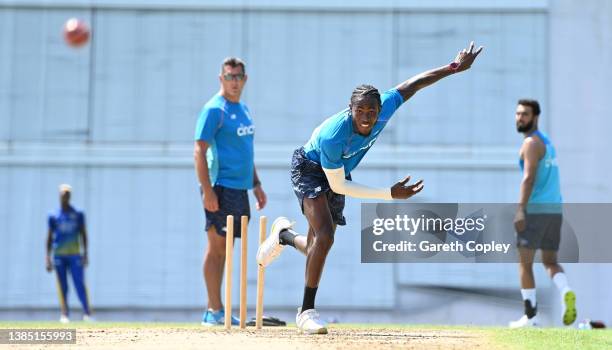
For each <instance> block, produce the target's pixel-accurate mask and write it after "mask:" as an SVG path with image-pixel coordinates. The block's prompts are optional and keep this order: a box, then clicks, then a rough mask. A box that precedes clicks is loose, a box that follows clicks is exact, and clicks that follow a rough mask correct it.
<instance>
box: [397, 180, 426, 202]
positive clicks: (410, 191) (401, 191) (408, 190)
mask: <svg viewBox="0 0 612 350" xmlns="http://www.w3.org/2000/svg"><path fill="white" fill-rule="evenodd" d="M409 180H410V176H408V177H406V178H405V179H404V180H401V181H399V182H398V183H396V184H395V185H393V187H391V197H393V199H407V198H410V197H412V196H414V195H415V194H417V193H419V192H421V190H422V189H423V180H419V181H417V182H416V183H414V184H412V185H408V186H405V185H406V183H407V182H408V181H409Z"/></svg>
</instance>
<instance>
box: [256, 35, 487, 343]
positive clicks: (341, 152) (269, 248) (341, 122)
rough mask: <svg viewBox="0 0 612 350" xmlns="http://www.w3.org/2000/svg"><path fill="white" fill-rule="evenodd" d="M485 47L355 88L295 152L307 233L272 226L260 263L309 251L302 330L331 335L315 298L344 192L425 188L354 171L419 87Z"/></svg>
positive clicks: (341, 221) (398, 195) (388, 196)
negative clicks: (394, 80) (360, 178)
mask: <svg viewBox="0 0 612 350" xmlns="http://www.w3.org/2000/svg"><path fill="white" fill-rule="evenodd" d="M481 51H482V47H480V48H479V49H477V50H474V43H473V42H472V43H471V44H470V47H469V48H468V49H464V50H462V51H461V52H459V54H458V55H457V56H456V57H455V60H454V61H453V62H451V63H450V64H447V65H444V66H442V67H439V68H435V69H432V70H429V71H426V72H424V73H421V74H418V75H416V76H414V77H412V78H410V79H408V80H406V81H404V82H403V83H401V84H399V85H397V86H396V87H395V88H393V89H390V90H388V91H385V92H384V93H382V94H380V93H379V91H378V89H376V88H375V87H373V86H371V85H360V86H358V87H357V88H355V90H354V91H353V93H352V95H351V99H350V104H349V106H348V108H346V109H344V110H342V111H340V112H339V113H336V114H335V115H333V116H331V117H330V118H328V119H327V120H325V121H324V122H323V123H322V124H321V125H320V126H319V127H317V128H316V129H315V130H314V132H313V133H312V136H311V138H310V140H309V141H308V142H307V143H306V145H304V146H303V147H300V148H298V149H297V150H295V152H294V153H293V159H292V161H291V182H292V185H293V189H294V192H295V194H296V196H297V198H298V201H299V204H300V207H301V209H302V213H303V214H304V216H306V219H307V220H308V226H309V228H308V235H306V236H305V235H300V234H297V233H296V232H295V231H293V230H292V226H293V224H292V223H291V221H290V220H288V219H287V218H284V217H279V218H277V219H276V220H275V221H274V223H273V224H272V228H271V233H270V236H269V237H268V238H267V239H266V241H264V243H262V245H261V246H260V247H259V250H258V252H257V261H258V263H259V264H260V265H261V266H267V265H268V264H270V263H271V262H272V261H273V260H274V259H276V257H278V256H279V254H280V253H281V251H282V250H283V248H284V247H285V246H287V245H290V246H292V247H294V248H295V249H296V250H298V251H300V252H301V253H302V254H304V255H306V274H305V275H306V276H305V286H304V297H303V301H302V307H300V308H298V312H297V315H296V324H297V327H298V329H299V330H300V332H302V333H307V334H326V333H327V327H326V326H325V323H324V322H322V321H321V319H320V317H319V314H318V313H317V311H316V310H315V296H316V293H317V289H318V287H319V281H320V279H321V275H322V274H323V267H324V265H325V259H326V257H327V254H328V253H329V250H330V249H331V247H332V244H333V242H334V234H335V232H336V225H345V223H346V222H345V218H344V215H343V213H342V211H343V209H344V196H345V195H348V196H351V197H355V198H369V199H385V200H392V199H407V198H409V197H411V196H413V195H415V194H417V193H419V192H420V191H421V190H422V189H423V181H417V182H416V183H414V184H411V185H407V183H408V181H409V179H410V177H406V178H405V179H403V180H401V181H399V182H397V183H396V184H394V185H393V186H392V187H386V188H374V187H370V186H366V185H362V184H359V183H356V182H354V181H351V175H350V174H351V171H352V170H354V169H355V168H356V167H357V165H358V164H359V162H360V161H361V160H362V159H363V157H364V155H365V154H366V152H367V151H368V150H369V149H370V148H371V147H372V145H373V144H374V142H376V139H377V138H378V136H379V134H380V132H381V131H382V130H383V128H384V127H385V126H386V125H387V123H388V122H389V120H390V119H391V116H392V115H393V114H394V113H395V111H396V110H397V109H398V108H399V107H400V106H401V105H402V103H404V102H405V101H406V100H408V99H409V98H411V97H412V96H413V95H414V94H415V93H416V92H417V91H419V90H420V89H422V88H425V87H427V86H429V85H431V84H434V83H435V82H437V81H438V80H440V79H442V78H445V77H447V76H449V75H452V74H454V73H458V72H462V71H465V70H467V69H469V68H470V66H471V65H472V63H473V62H474V60H475V59H476V56H478V54H479V53H480V52H481Z"/></svg>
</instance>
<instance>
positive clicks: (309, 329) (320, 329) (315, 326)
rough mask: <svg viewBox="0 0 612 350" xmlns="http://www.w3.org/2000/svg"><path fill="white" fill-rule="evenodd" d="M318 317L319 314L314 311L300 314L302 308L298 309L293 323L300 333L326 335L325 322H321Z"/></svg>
mask: <svg viewBox="0 0 612 350" xmlns="http://www.w3.org/2000/svg"><path fill="white" fill-rule="evenodd" d="M319 317H320V316H319V313H318V312H317V310H315V309H310V310H306V311H304V312H302V308H301V307H300V308H298V313H297V315H295V323H296V324H297V326H298V330H299V331H300V333H305V334H327V327H326V325H325V322H323V321H321V319H320V318H319Z"/></svg>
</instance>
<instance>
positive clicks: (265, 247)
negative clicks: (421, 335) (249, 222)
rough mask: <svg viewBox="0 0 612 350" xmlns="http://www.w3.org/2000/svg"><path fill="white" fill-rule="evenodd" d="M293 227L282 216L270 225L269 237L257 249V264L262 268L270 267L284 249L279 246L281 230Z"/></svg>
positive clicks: (282, 246)
mask: <svg viewBox="0 0 612 350" xmlns="http://www.w3.org/2000/svg"><path fill="white" fill-rule="evenodd" d="M292 227H293V223H292V222H291V221H289V219H287V218H286V217H284V216H280V217H278V218H276V220H274V222H273V223H272V228H271V229H270V235H269V236H268V238H266V240H265V241H264V242H263V243H262V244H261V245H260V246H259V248H258V249H257V263H258V264H259V265H261V266H263V267H266V266H268V265H270V263H271V262H272V261H274V260H275V259H276V258H278V256H279V255H280V253H281V252H282V251H283V249H285V246H284V245H281V244H280V238H279V234H280V232H281V231H282V230H286V229H289V228H292Z"/></svg>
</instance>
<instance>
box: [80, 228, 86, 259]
mask: <svg viewBox="0 0 612 350" xmlns="http://www.w3.org/2000/svg"><path fill="white" fill-rule="evenodd" d="M81 236H82V239H83V254H84V255H87V230H86V229H83V230H82V231H81Z"/></svg>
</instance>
